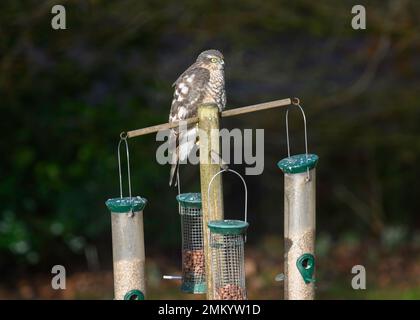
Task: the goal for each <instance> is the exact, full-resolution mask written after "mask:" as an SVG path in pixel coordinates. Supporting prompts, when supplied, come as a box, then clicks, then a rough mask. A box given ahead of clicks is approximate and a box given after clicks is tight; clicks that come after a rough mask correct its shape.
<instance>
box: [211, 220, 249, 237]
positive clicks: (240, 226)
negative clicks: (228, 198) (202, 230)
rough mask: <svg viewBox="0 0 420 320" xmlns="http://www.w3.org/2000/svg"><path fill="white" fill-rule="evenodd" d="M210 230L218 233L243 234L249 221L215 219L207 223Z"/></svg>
mask: <svg viewBox="0 0 420 320" xmlns="http://www.w3.org/2000/svg"><path fill="white" fill-rule="evenodd" d="M207 226H208V227H209V229H210V231H211V232H213V233H217V234H232V235H235V234H243V233H245V232H246V229H247V228H248V226H249V223H248V222H246V221H242V220H213V221H209V223H208V224H207Z"/></svg>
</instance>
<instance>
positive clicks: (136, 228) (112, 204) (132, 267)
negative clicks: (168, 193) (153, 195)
mask: <svg viewBox="0 0 420 320" xmlns="http://www.w3.org/2000/svg"><path fill="white" fill-rule="evenodd" d="M122 142H124V143H125V147H126V153H127V174H128V188H129V197H123V192H122V175H121V157H120V146H121V143H122ZM118 168H119V178H120V197H119V198H112V199H109V200H108V201H106V206H107V207H108V209H109V210H110V212H111V226H112V255H113V261H114V263H113V267H114V297H115V299H116V300H144V298H145V294H146V284H145V272H144V267H145V255H144V233H143V209H144V207H145V206H146V203H147V200H146V199H144V198H142V197H139V196H137V197H132V196H131V179H130V160H129V151H128V144H127V138H126V137H124V136H121V140H120V142H119V144H118Z"/></svg>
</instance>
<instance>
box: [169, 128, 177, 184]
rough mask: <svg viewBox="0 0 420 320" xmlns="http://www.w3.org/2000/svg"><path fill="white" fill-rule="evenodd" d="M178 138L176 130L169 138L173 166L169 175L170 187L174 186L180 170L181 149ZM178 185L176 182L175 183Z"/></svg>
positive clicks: (172, 131)
mask: <svg viewBox="0 0 420 320" xmlns="http://www.w3.org/2000/svg"><path fill="white" fill-rule="evenodd" d="M177 140H178V137H177V134H176V132H175V130H171V134H170V136H169V157H170V164H171V171H170V173H169V186H172V183H173V180H174V177H175V173H176V170H177V168H178V159H179V155H178V153H179V147H178V143H177ZM175 185H176V181H175Z"/></svg>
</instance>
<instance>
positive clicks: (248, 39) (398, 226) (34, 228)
mask: <svg viewBox="0 0 420 320" xmlns="http://www.w3.org/2000/svg"><path fill="white" fill-rule="evenodd" d="M359 2H360V1H359ZM363 2H364V1H362V3H363ZM53 4H55V3H54V2H53V1H30V0H27V1H2V2H1V4H0V39H1V41H0V105H1V111H2V126H1V128H2V135H3V137H2V139H1V140H0V148H1V150H2V155H3V156H2V157H1V159H0V165H1V166H0V168H1V169H0V170H1V172H0V173H1V179H0V201H1V203H2V206H1V208H0V265H1V266H4V267H12V266H14V265H15V262H18V264H19V265H25V264H28V263H29V264H40V263H42V261H44V262H45V261H49V260H50V259H72V258H73V257H76V256H83V254H84V250H85V248H86V246H87V245H94V246H97V247H98V248H99V250H100V251H99V252H100V254H103V255H107V254H110V253H109V251H110V226H109V213H108V212H107V209H106V208H105V206H104V201H105V200H106V199H107V198H109V197H113V196H118V194H119V190H118V176H117V162H116V146H117V143H118V139H119V133H120V132H121V131H124V130H129V129H136V128H141V127H145V126H149V125H154V124H157V123H161V122H165V121H166V120H167V115H168V113H169V108H170V102H171V100H172V88H171V84H172V83H173V81H174V80H175V79H176V78H177V76H178V75H179V74H180V73H181V72H182V71H183V70H184V69H185V68H186V67H187V66H188V65H189V64H191V63H192V61H193V60H194V59H195V56H196V55H197V54H198V53H199V52H200V51H201V50H203V49H207V48H210V47H214V48H218V49H220V50H222V51H223V53H224V55H225V59H226V61H227V65H226V68H227V69H226V80H227V91H228V105H229V106H230V107H235V106H241V105H247V104H253V103H258V102H263V101H269V100H274V99H279V98H285V97H289V96H299V97H300V98H301V100H302V101H303V106H304V107H305V108H306V112H307V117H308V119H309V124H308V130H309V135H310V139H309V143H310V151H311V152H315V153H317V154H318V155H319V156H320V162H319V168H318V169H319V170H318V229H319V230H322V231H323V232H324V233H328V234H331V235H332V237H333V238H335V237H337V236H339V235H340V234H341V233H343V232H351V233H353V234H355V235H356V237H357V236H358V235H364V236H372V237H376V238H377V239H382V241H383V243H384V245H386V244H388V243H391V245H393V244H395V243H396V242H398V241H399V239H400V238H401V237H403V238H407V239H411V238H410V237H411V236H412V235H413V234H414V233H415V231H416V230H417V231H418V227H419V222H420V221H419V218H418V215H415V213H417V212H418V208H419V207H418V204H417V201H418V191H417V187H416V185H417V183H418V177H419V176H420V169H419V166H418V165H417V161H418V155H419V153H420V139H419V132H420V129H419V120H420V109H419V108H418V104H419V98H420V94H419V92H420V91H419V90H418V88H419V85H420V83H419V82H420V77H419V76H420V64H419V60H418V55H419V49H420V46H419V43H420V42H419V40H420V39H419V34H420V32H419V31H420V30H419V25H418V17H417V16H416V14H417V13H418V12H419V9H420V6H419V3H418V2H416V1H387V2H384V1H369V3H367V2H366V7H367V13H368V29H367V30H364V31H355V30H353V29H352V28H351V27H350V21H351V14H350V12H351V6H352V5H353V4H352V2H351V1H350V2H349V1H343V2H341V1H340V2H338V1H322V2H314V1H309V0H301V1H294V2H293V3H291V2H289V1H274V0H273V1H251V0H244V1H241V2H238V1H193V0H189V1H182V2H173V1H172V2H170V1H163V0H158V1H156V0H155V1H134V0H131V1H101V0H91V1H62V3H61V4H63V5H65V7H66V9H67V28H68V29H67V30H64V31H54V30H52V29H51V27H50V19H51V17H52V15H51V13H50V10H51V7H52V5H53ZM291 120H292V122H291V125H292V129H293V130H292V135H293V136H292V137H293V140H292V143H293V150H294V151H293V152H295V151H296V152H297V151H298V150H299V149H298V148H300V150H303V149H302V146H303V145H302V143H301V142H299V140H298V139H301V138H302V136H301V132H302V128H301V120H300V119H299V118H298V117H297V115H296V117H295V116H292V119H291ZM223 125H224V126H225V127H227V128H233V127H238V128H265V129H266V131H265V140H266V142H265V171H264V173H263V175H261V176H256V177H247V181H248V183H249V188H250V192H251V200H252V201H251V203H250V220H251V228H250V235H249V239H250V241H251V242H258V239H259V237H260V236H261V235H262V234H267V233H279V232H281V230H282V208H283V205H282V196H281V195H282V184H283V182H282V174H281V173H280V172H279V171H278V169H277V168H276V166H275V163H276V162H277V161H278V160H280V159H281V158H283V157H285V155H286V152H285V151H286V146H285V134H284V113H283V112H282V111H280V110H273V111H266V112H261V113H259V114H252V115H246V116H243V117H238V118H235V119H231V120H227V121H224V122H223ZM129 144H130V151H131V163H132V179H133V190H134V193H135V194H139V195H141V196H144V197H146V198H147V199H148V200H149V204H148V206H147V207H146V210H145V230H146V242H147V248H148V250H152V251H153V250H161V251H162V250H167V249H173V250H176V249H177V247H178V244H179V241H180V239H179V231H180V230H179V226H178V225H179V220H178V216H177V206H176V202H175V199H174V197H175V195H176V190H175V189H169V188H168V186H167V180H168V170H169V168H167V167H162V166H160V165H158V164H157V163H156V161H155V150H156V147H157V146H158V143H157V142H156V141H155V137H154V136H153V135H150V136H145V137H141V138H137V139H134V140H130V141H129ZM238 170H243V167H241V166H239V168H238ZM181 173H182V175H183V180H185V182H184V183H183V186H184V189H185V191H194V190H197V187H198V175H197V174H198V172H197V169H196V168H192V167H187V168H186V169H182V171H181ZM235 183H236V182H234V181H231V180H230V179H226V181H225V197H226V200H225V202H226V215H229V216H232V215H235V214H236V213H237V214H238V217H239V215H240V214H241V212H242V210H243V209H242V202H241V199H242V198H241V197H242V195H239V196H237V190H238V189H237V188H236V187H237V186H236V184H235ZM235 200H236V201H235ZM231 212H232V213H231ZM387 226H395V229H388V228H387ZM403 226H404V227H403ZM387 230H388V231H387ZM389 230H394V231H395V230H397V231H398V232H399V231H401V230H404V235H401V234H400V233H398V232H397V233H396V232H393V233H392V232H391V231H389ZM384 232H385V233H384ZM386 232H388V233H386ZM389 232H391V233H389ZM396 238H398V239H396ZM395 239H396V240H395ZM149 248H150V249H149Z"/></svg>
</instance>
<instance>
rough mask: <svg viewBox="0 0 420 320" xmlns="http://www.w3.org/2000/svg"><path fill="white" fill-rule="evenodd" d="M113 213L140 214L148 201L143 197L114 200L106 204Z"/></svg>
mask: <svg viewBox="0 0 420 320" xmlns="http://www.w3.org/2000/svg"><path fill="white" fill-rule="evenodd" d="M105 204H106V206H107V207H108V209H109V211H111V212H113V213H126V212H139V211H142V210H143V209H144V207H145V206H146V204H147V200H146V199H145V198H142V197H138V196H137V197H131V198H130V197H126V198H112V199H109V200H107V201H106V202H105Z"/></svg>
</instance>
